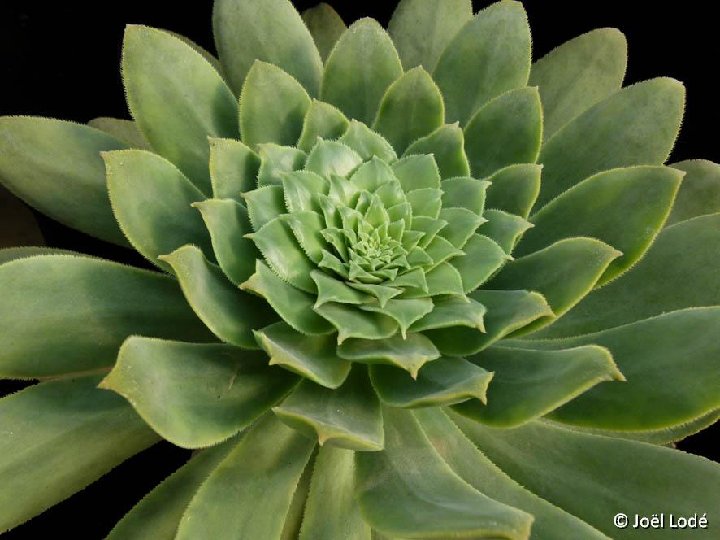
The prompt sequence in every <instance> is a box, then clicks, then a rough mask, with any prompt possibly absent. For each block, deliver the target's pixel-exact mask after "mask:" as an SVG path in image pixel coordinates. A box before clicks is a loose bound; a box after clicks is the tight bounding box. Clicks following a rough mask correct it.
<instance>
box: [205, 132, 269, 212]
mask: <svg viewBox="0 0 720 540" xmlns="http://www.w3.org/2000/svg"><path fill="white" fill-rule="evenodd" d="M259 170H260V156H258V155H257V154H256V153H255V152H253V151H252V150H250V148H248V147H247V146H245V145H244V144H243V143H241V142H240V141H236V140H234V139H214V138H210V181H211V183H212V192H213V196H214V197H216V198H218V199H235V200H236V201H238V202H240V201H241V200H242V198H241V195H242V194H243V193H245V192H246V191H250V190H251V189H254V188H256V187H257V176H258V171H259Z"/></svg>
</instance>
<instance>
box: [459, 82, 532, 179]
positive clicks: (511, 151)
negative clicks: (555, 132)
mask: <svg viewBox="0 0 720 540" xmlns="http://www.w3.org/2000/svg"><path fill="white" fill-rule="evenodd" d="M541 142H542V105H541V103H540V94H539V93H538V90H537V88H520V89H517V90H511V91H509V92H506V93H505V94H502V95H501V96H499V97H496V98H495V99H493V100H492V101H490V102H489V103H487V105H484V106H483V107H482V108H481V109H480V110H478V111H477V113H476V114H475V115H474V116H473V117H472V119H471V120H470V122H469V123H468V125H467V126H466V127H465V151H466V152H467V156H468V160H469V161H470V170H471V171H472V174H473V176H476V177H478V178H482V177H484V176H488V175H490V174H492V173H494V172H496V171H498V170H499V169H502V168H503V167H507V166H509V165H513V164H515V163H535V161H536V160H537V158H538V154H539V152H540V144H541Z"/></svg>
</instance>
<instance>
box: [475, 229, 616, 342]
mask: <svg viewBox="0 0 720 540" xmlns="http://www.w3.org/2000/svg"><path fill="white" fill-rule="evenodd" d="M619 255H620V252H619V251H617V250H616V249H614V248H612V247H611V246H609V245H607V244H605V243H604V242H601V241H600V240H595V239H594V238H584V237H575V238H565V239H564V240H559V241H558V242H555V243H554V244H552V245H551V246H548V247H546V248H545V249H542V250H540V251H536V252H534V253H531V254H530V255H526V256H524V257H521V258H519V259H516V260H514V261H510V262H509V263H507V264H506V265H505V266H504V267H503V269H502V270H501V271H500V273H499V274H497V275H496V276H495V277H494V278H493V279H491V280H490V282H489V283H488V284H487V287H488V288H490V289H498V290H518V289H527V290H532V291H537V292H539V293H540V294H542V295H543V296H544V297H545V298H546V299H547V302H548V304H549V305H550V307H551V308H552V310H553V313H554V316H553V317H548V318H544V319H542V320H539V321H536V323H535V324H533V328H537V327H539V326H545V325H547V324H549V323H550V322H552V320H553V319H554V318H558V317H561V316H562V315H563V314H564V313H565V312H567V311H568V310H569V309H570V308H572V307H573V306H574V305H575V304H577V303H578V302H579V301H580V300H581V299H582V298H583V297H584V296H585V295H586V294H588V293H589V292H590V291H591V290H592V289H593V287H594V286H595V284H596V283H597V281H598V280H599V279H600V277H601V276H602V275H603V274H604V272H605V271H606V270H607V268H608V266H609V265H610V263H611V262H612V261H613V260H615V259H616V258H617V257H618V256H619Z"/></svg>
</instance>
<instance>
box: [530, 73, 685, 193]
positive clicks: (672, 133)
mask: <svg viewBox="0 0 720 540" xmlns="http://www.w3.org/2000/svg"><path fill="white" fill-rule="evenodd" d="M684 104H685V89H684V87H683V86H682V84H680V83H679V82H678V81H676V80H674V79H668V78H659V79H652V80H650V81H645V82H642V83H638V84H634V85H632V86H628V87H627V88H624V89H623V90H621V91H620V92H618V93H616V94H614V95H612V96H610V97H609V98H607V99H605V100H603V101H601V102H600V103H598V104H597V105H595V106H593V107H591V108H590V109H588V110H587V111H585V112H584V113H583V114H581V115H580V116H578V117H577V118H575V119H574V120H573V121H571V122H570V123H568V124H566V125H565V127H563V128H562V129H560V130H559V131H557V132H556V133H555V135H553V136H552V137H551V138H550V139H548V141H547V143H545V145H544V146H543V150H542V152H541V154H540V158H539V160H538V161H539V162H540V163H542V164H543V165H544V166H545V168H544V169H543V182H542V188H541V190H540V197H539V200H538V203H539V204H545V203H547V202H548V201H550V200H551V199H553V198H554V197H556V196H557V195H559V194H560V193H562V192H563V191H565V190H566V189H568V188H570V187H572V186H573V185H575V184H576V183H578V182H579V181H580V180H583V179H585V178H587V177H589V176H591V175H593V174H595V173H597V172H600V171H604V170H607V169H614V168H617V167H629V166H631V165H661V164H662V163H664V162H665V160H666V159H667V157H668V155H669V154H670V150H671V149H672V147H673V144H674V143H675V139H676V137H677V134H678V130H679V129H680V122H681V120H682V115H683V108H684Z"/></svg>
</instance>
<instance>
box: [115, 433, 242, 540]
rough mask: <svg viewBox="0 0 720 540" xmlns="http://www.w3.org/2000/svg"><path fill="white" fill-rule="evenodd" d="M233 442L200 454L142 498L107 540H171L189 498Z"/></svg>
mask: <svg viewBox="0 0 720 540" xmlns="http://www.w3.org/2000/svg"><path fill="white" fill-rule="evenodd" d="M233 445H234V443H233V442H232V441H229V442H227V443H225V444H222V445H220V446H217V447H215V448H211V449H208V450H205V451H203V452H200V453H199V454H197V455H195V456H193V458H192V459H191V460H190V461H188V462H187V463H186V464H185V465H183V466H182V467H180V468H179V469H178V470H177V471H175V472H174V473H173V474H172V475H171V476H169V477H168V478H166V479H165V480H164V481H163V482H161V483H160V484H159V485H158V486H157V487H156V488H155V489H153V490H152V491H151V492H150V493H148V494H147V495H145V497H144V498H143V499H142V500H141V501H140V502H139V503H137V504H136V505H135V506H134V507H133V508H132V510H130V512H128V513H127V514H125V517H123V518H122V519H121V520H120V521H119V522H118V524H117V525H115V527H114V528H113V530H112V531H110V534H109V535H108V537H107V540H125V539H127V538H141V537H142V536H143V535H147V536H150V537H152V538H154V539H156V540H174V539H175V535H176V534H177V528H178V523H179V522H180V518H182V515H183V512H185V509H186V508H187V506H188V505H189V504H190V501H191V500H192V497H193V495H195V492H196V491H197V490H198V488H199V487H200V486H201V485H202V483H203V482H204V481H205V479H206V478H207V477H208V476H209V475H210V473H211V472H212V471H213V470H214V469H215V467H217V466H218V465H219V464H220V462H221V461H222V460H223V459H224V458H225V456H226V455H227V453H228V451H229V450H230V449H231V448H232V447H233Z"/></svg>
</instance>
